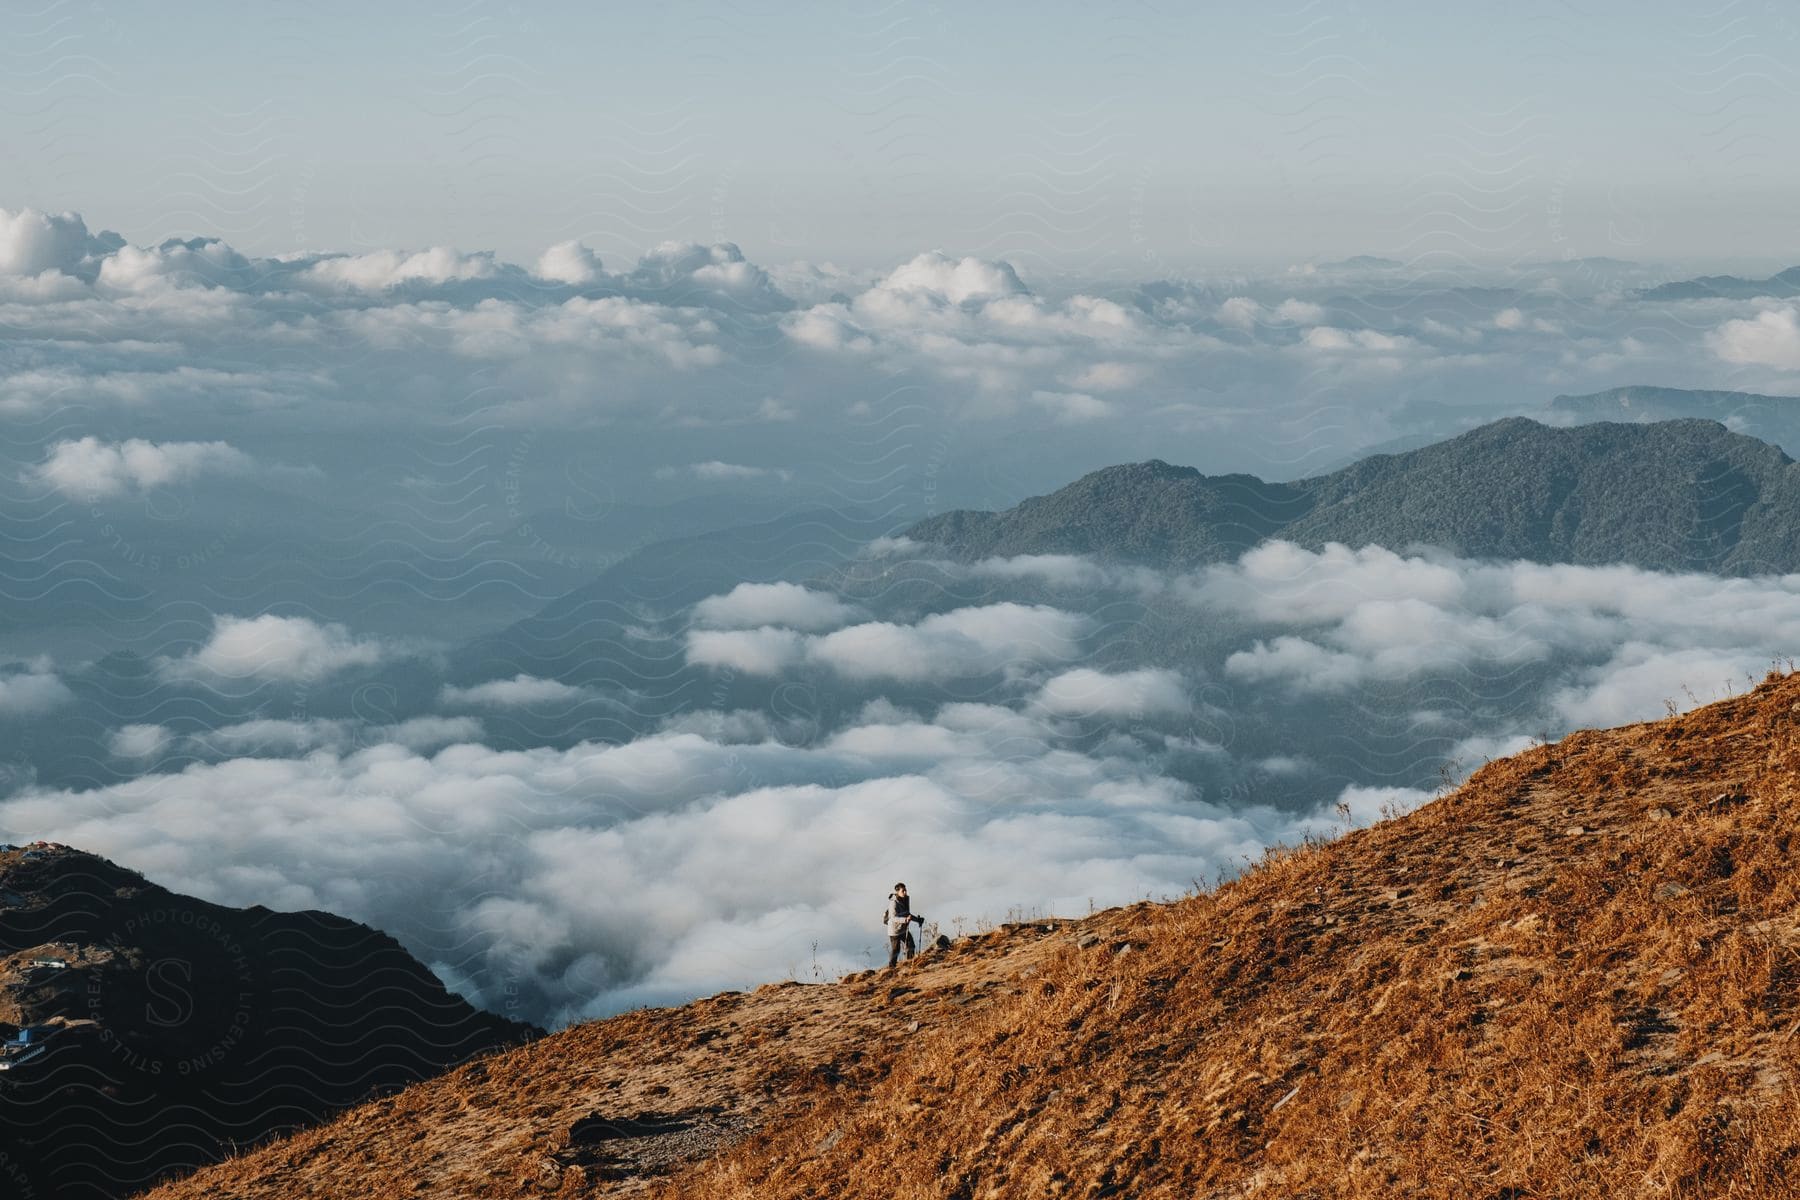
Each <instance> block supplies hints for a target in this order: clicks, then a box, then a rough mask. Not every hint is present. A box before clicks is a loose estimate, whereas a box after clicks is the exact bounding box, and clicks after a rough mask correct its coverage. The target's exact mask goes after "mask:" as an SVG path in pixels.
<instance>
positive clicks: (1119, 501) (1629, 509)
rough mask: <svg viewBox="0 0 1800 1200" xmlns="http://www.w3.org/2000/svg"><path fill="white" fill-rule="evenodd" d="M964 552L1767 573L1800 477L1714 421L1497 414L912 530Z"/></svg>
mask: <svg viewBox="0 0 1800 1200" xmlns="http://www.w3.org/2000/svg"><path fill="white" fill-rule="evenodd" d="M908 536H909V537H912V538H913V539H915V540H918V541H925V542H932V543H936V544H937V545H938V546H940V547H941V548H943V549H944V550H945V551H947V552H948V553H949V554H950V555H951V556H952V557H956V558H962V559H975V558H983V557H988V556H993V555H1016V554H1092V555H1098V556H1101V557H1106V558H1112V559H1119V560H1125V561H1132V562H1143V563H1150V564H1153V565H1158V566H1168V567H1176V568H1186V567H1194V566H1200V565H1203V564H1206V563H1212V562H1219V561H1223V560H1226V559H1229V558H1232V557H1234V556H1236V555H1237V554H1239V553H1241V552H1242V551H1244V550H1246V549H1248V548H1249V547H1251V546H1254V545H1256V544H1257V543H1258V542H1260V541H1263V540H1265V539H1267V538H1275V537H1279V538H1283V539H1286V540H1289V541H1293V542H1296V543H1298V544H1300V545H1303V546H1308V547H1318V546H1323V545H1325V544H1326V543H1328V542H1340V543H1344V544H1346V545H1350V546H1365V545H1380V546H1387V547H1390V548H1393V549H1396V550H1403V549H1406V548H1409V547H1414V546H1435V547H1440V548H1443V549H1446V550H1450V551H1453V552H1456V553H1458V554H1462V555H1466V556H1470V557H1478V558H1507V559H1529V560H1533V561H1537V562H1556V563H1578V564H1588V565H1597V564H1605V563H1630V564H1633V565H1636V566H1640V567H1645V568H1651V569H1656V570H1696V571H1713V572H1718V573H1723V574H1737V575H1748V574H1759V573H1765V572H1786V571H1793V570H1797V569H1800V470H1797V469H1796V466H1795V463H1794V460H1792V459H1790V458H1789V457H1788V456H1787V455H1786V454H1784V453H1782V452H1781V450H1779V449H1778V448H1776V447H1774V446H1771V445H1768V444H1767V443H1765V442H1761V441H1758V440H1756V439H1754V438H1750V437H1745V436H1743V435H1740V434H1735V433H1732V432H1730V431H1729V430H1727V429H1726V428H1725V427H1724V426H1723V425H1720V424H1717V423H1716V422H1711V421H1693V420H1690V421H1664V422H1658V423H1655V424H1648V425H1633V424H1618V423H1596V424H1588V425H1580V426H1576V427H1573V428H1552V427H1550V426H1547V425H1542V424H1539V423H1538V422H1536V421H1532V420H1528V419H1526V418H1523V417H1513V418H1509V419H1507V420H1503V421H1496V422H1494V423H1492V424H1490V425H1484V426H1482V427H1481V428H1479V429H1475V430H1472V431H1471V432H1469V433H1466V434H1463V435H1462V436H1460V437H1456V438H1452V439H1450V440H1449V441H1446V442H1440V443H1438V444H1436V445H1433V446H1427V447H1424V448H1423V449H1418V450H1412V451H1408V452H1406V453H1402V454H1384V455H1375V456H1373V457H1370V458H1365V459H1362V460H1360V461H1358V462H1356V463H1353V464H1351V465H1350V466H1348V467H1345V468H1343V469H1342V470H1338V471H1334V472H1332V473H1331V474H1328V475H1320V476H1316V477H1313V478H1310V479H1301V480H1297V481H1295V482H1292V483H1267V482H1264V481H1263V480H1261V479H1257V478H1255V477H1254V476H1249V475H1217V476H1207V475H1202V474H1201V473H1200V472H1198V471H1196V470H1194V469H1192V468H1189V467H1174V466H1170V465H1169V464H1167V463H1164V462H1148V463H1133V464H1129V465H1126V466H1118V467H1108V468H1106V469H1105V470H1101V471H1095V472H1094V473H1092V474H1090V475H1086V476H1084V477H1082V478H1081V479H1079V480H1077V481H1075V482H1074V483H1072V484H1070V485H1069V486H1068V487H1065V488H1063V489H1062V490H1061V491H1058V492H1054V493H1052V494H1050V495H1048V496H1038V497H1034V498H1033V499H1030V500H1026V501H1025V502H1023V503H1022V504H1019V505H1018V506H1017V507H1015V508H1012V509H1009V510H1007V511H1006V512H1000V513H988V512H952V513H945V514H943V515H941V516H937V517H932V518H929V519H927V520H925V521H921V522H920V523H919V524H917V525H915V526H913V527H912V529H911V530H909V531H908Z"/></svg>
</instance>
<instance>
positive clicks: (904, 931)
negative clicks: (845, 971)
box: [881, 883, 925, 971]
mask: <svg viewBox="0 0 1800 1200" xmlns="http://www.w3.org/2000/svg"><path fill="white" fill-rule="evenodd" d="M881 920H882V923H883V924H885V925H886V926H887V934H888V970H890V971H891V970H893V969H894V967H895V966H896V965H898V964H899V962H900V947H901V946H905V947H906V957H907V960H908V961H909V962H910V961H911V960H912V956H913V955H914V954H916V953H917V952H918V947H917V946H916V945H914V943H913V935H912V925H913V922H915V921H916V922H918V923H919V924H920V925H923V924H924V923H925V918H924V917H915V916H913V911H912V900H911V899H910V898H908V896H907V894H906V885H905V884H904V883H896V884H895V885H894V890H893V891H891V892H889V893H888V904H887V911H886V912H884V913H882V914H881Z"/></svg>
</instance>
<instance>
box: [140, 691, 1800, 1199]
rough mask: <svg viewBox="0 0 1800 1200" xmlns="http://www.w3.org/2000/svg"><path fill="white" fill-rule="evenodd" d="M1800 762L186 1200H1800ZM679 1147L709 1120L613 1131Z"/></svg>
mask: <svg viewBox="0 0 1800 1200" xmlns="http://www.w3.org/2000/svg"><path fill="white" fill-rule="evenodd" d="M1797 739H1800V677H1788V678H1786V679H1778V680H1771V681H1770V682H1769V683H1766V684H1765V685H1764V686H1763V687H1762V688H1760V689H1759V690H1758V691H1756V692H1755V693H1753V694H1752V695H1750V696H1747V697H1741V698H1738V699H1735V700H1731V701H1727V702H1725V703H1722V704H1717V705H1713V706H1711V707H1709V708H1706V709H1702V710H1700V711H1698V712H1695V713H1693V714H1690V715H1688V716H1686V717H1682V718H1678V719H1674V720H1670V721H1661V722H1656V723H1653V724H1645V725H1636V726H1629V727H1626V728H1623V729H1619V730H1613V731H1608V732H1589V733H1582V734H1577V735H1575V736H1574V737H1571V738H1569V739H1567V740H1566V741H1564V742H1562V743H1560V744H1559V745H1556V746H1552V747H1546V748H1540V749H1536V750H1533V751H1530V752H1527V753H1525V754H1522V755H1519V756H1517V757H1515V758H1512V759H1508V760H1505V761H1503V762H1499V763H1495V764H1492V765H1490V766H1488V767H1486V768H1484V769H1483V770H1482V771H1480V772H1479V773H1478V774H1477V775H1476V776H1475V777H1474V778H1473V779H1471V780H1470V782H1469V783H1468V784H1466V785H1465V786H1464V787H1463V788H1461V789H1459V790H1458V791H1457V792H1455V793H1453V794H1451V795H1449V796H1447V797H1445V798H1443V799H1441V800H1438V801H1436V802H1434V803H1432V804H1429V805H1426V806H1424V807H1423V808H1421V809H1420V810H1418V811H1417V812H1415V813H1413V814H1411V815H1409V816H1406V817H1404V818H1401V819H1398V820H1395V821H1391V822H1386V823H1384V824H1382V825H1379V826H1376V827H1374V828H1372V829H1367V830H1363V831H1360V832H1357V833H1353V834H1350V835H1348V836H1346V837H1344V838H1342V839H1340V840H1338V841H1336V842H1333V843H1331V844H1329V845H1326V846H1321V847H1311V848H1306V849H1302V850H1299V851H1296V852H1293V853H1289V854H1284V855H1280V856H1276V857H1274V858H1272V859H1271V860H1270V861H1269V862H1267V863H1265V864H1263V865H1262V866H1260V867H1259V868H1258V869H1256V870H1255V871H1253V872H1252V873H1250V874H1249V875H1247V876H1246V877H1245V878H1243V879H1241V880H1239V881H1237V882H1235V883H1233V884H1230V885H1227V886H1225V887H1223V888H1220V889H1219V890H1218V891H1217V892H1215V893H1213V894H1210V895H1205V896H1201V897H1197V898H1194V899H1191V900H1185V901H1182V902H1179V903H1176V904H1172V905H1154V906H1153V905H1140V906H1137V907H1135V908H1132V909H1127V910H1119V911H1114V912H1111V913H1104V914H1100V915H1099V916H1097V917H1094V918H1090V919H1088V920H1087V921H1083V922H1079V923H1075V924H1073V925H1067V926H1065V927H1063V928H1061V929H1059V930H1057V931H1056V932H1054V933H1052V934H1049V935H1036V936H1027V934H1026V932H1025V931H1023V930H1016V931H1011V932H1009V933H1002V934H998V935H996V936H994V937H993V938H991V939H988V940H987V941H985V942H983V943H981V944H979V945H977V946H976V947H974V948H973V949H971V950H970V951H968V952H965V953H961V954H951V955H949V956H946V957H945V958H943V959H940V960H939V961H937V962H936V963H933V964H930V965H927V966H926V967H924V968H923V969H920V970H917V971H914V972H911V973H909V974H907V975H906V976H905V978H904V979H903V980H901V981H900V982H901V985H902V986H906V987H919V988H920V989H921V990H920V991H917V992H911V993H906V992H901V993H899V994H894V993H895V989H894V987H893V986H891V984H890V983H888V982H887V981H883V980H876V981H867V980H864V981H854V982H850V983H846V984H840V985H824V986H807V987H802V986H797V985H788V986H784V987H770V988H764V989H760V990H759V991H757V992H755V993H752V994H751V995H749V996H727V997H722V998H715V999H713V1000H710V1001H702V1002H700V1003H698V1004H695V1005H691V1006H689V1007H687V1008H683V1009H674V1010H665V1011H662V1012H649V1013H638V1014H631V1015H628V1016H625V1017H621V1018H617V1019H615V1020H612V1021H607V1022H600V1023H597V1024H594V1025H588V1026H582V1027H578V1028H576V1029H572V1030H569V1031H566V1032H564V1033H562V1034H559V1035H557V1036H555V1037H553V1038H549V1039H546V1040H545V1041H543V1042H539V1043H537V1044H535V1045H533V1046H531V1047H527V1048H524V1049H521V1050H517V1051H512V1052H509V1053H506V1054H503V1055H498V1056H495V1057H492V1058H489V1059H486V1060H483V1061H482V1062H481V1063H477V1064H475V1065H474V1066H472V1067H468V1068H463V1069H461V1070H459V1071H457V1072H454V1073H452V1074H451V1075H450V1076H447V1077H445V1078H443V1079H440V1080H434V1081H429V1082H427V1083H424V1084H420V1085H416V1086H414V1087H412V1088H410V1089H408V1090H407V1091H406V1092H404V1093H402V1094H401V1095H399V1096H398V1097H395V1098H392V1099H389V1100H385V1101H381V1102H378V1103H377V1104H374V1105H369V1106H365V1107H363V1108H361V1109H358V1110H356V1111H354V1112H352V1113H350V1114H348V1115H347V1116H346V1117H344V1118H342V1119H340V1120H339V1121H337V1122H336V1123H334V1124H332V1125H330V1126H326V1127H324V1128H323V1129H320V1130H316V1131H312V1132H309V1133H305V1134H301V1135H299V1136H297V1137H294V1138H291V1139H289V1140H287V1141H285V1142H281V1143H277V1144H276V1145H274V1146H271V1147H269V1148H266V1149H264V1150H262V1151H260V1152H258V1153H255V1154H253V1155H250V1156H248V1157H246V1158H244V1159H241V1160H238V1161H235V1162H230V1163H226V1164H222V1165H220V1166H218V1167H215V1168H211V1169H209V1170H207V1171H204V1172H202V1173H200V1174H199V1175H197V1176H195V1177H193V1178H192V1179H189V1180H186V1181H183V1182H181V1183H178V1184H175V1185H171V1186H168V1187H165V1188H163V1189H160V1190H159V1191H157V1192H155V1193H153V1195H155V1196H156V1197H159V1198H161V1200H176V1198H180V1200H194V1198H197V1197H203V1196H204V1197H227V1196H230V1197H251V1196H255V1197H277V1196H280V1197H299V1196H320V1197H323V1196H330V1197H334V1198H337V1197H343V1198H346V1200H348V1198H353V1197H363V1196H367V1197H390V1196H391V1197H398V1196H416V1195H427V1196H432V1197H452V1196H498V1195H508V1196H518V1195H532V1194H538V1195H544V1194H560V1195H564V1196H603V1195H615V1194H619V1192H620V1191H621V1190H629V1191H633V1192H636V1193H638V1194H640V1195H645V1194H648V1195H651V1196H654V1197H656V1198H657V1200H674V1198H676V1197H680V1198H682V1200H726V1198H730V1200H741V1198H746V1197H757V1198H765V1197H767V1198H777V1197H818V1198H824V1197H838V1196H847V1197H857V1196H867V1197H883V1198H887V1197H894V1198H896V1200H910V1198H917V1197H944V1198H949V1200H975V1198H976V1197H987V1196H1004V1197H1030V1198H1036V1197H1043V1196H1083V1197H1101V1196H1115V1195H1116V1196H1121V1197H1124V1196H1130V1197H1155V1196H1167V1197H1180V1198H1182V1200H1189V1198H1192V1197H1202V1198H1205V1197H1215V1198H1219V1200H1224V1198H1226V1197H1231V1198H1236V1197H1247V1196H1267V1197H1271V1198H1273V1197H1290V1196H1321V1197H1322V1196H1362V1197H1384V1198H1385V1197H1393V1196H1418V1197H1457V1198H1458V1200H1463V1198H1474V1200H1523V1198H1525V1197H1550V1196H1554V1197H1561V1198H1565V1200H1568V1198H1578V1197H1587V1196H1596V1197H1597V1196H1602V1195H1604V1196H1607V1197H1609V1200H1622V1198H1624V1197H1637V1196H1645V1197H1651V1196H1654V1197H1686V1196H1692V1197H1701V1196H1706V1197H1715V1196H1776V1195H1789V1194H1800V1190H1797V1188H1796V1185H1792V1184H1790V1183H1789V1182H1788V1175H1789V1173H1790V1171H1791V1173H1792V1174H1794V1175H1795V1177H1796V1179H1797V1180H1800V1163H1795V1164H1794V1165H1793V1166H1792V1167H1791V1168H1790V1160H1791V1159H1793V1158H1794V1156H1795V1154H1796V1153H1797V1152H1800V1098H1797V1093H1796V1091H1795V1081H1796V1080H1797V1079H1800V1036H1796V1035H1795V1033H1794V1031H1795V1029H1796V1028H1800V992H1797V988H1800V978H1797V972H1796V967H1797V966H1800V959H1797V958H1796V950H1797V949H1800V925H1797V923H1796V920H1795V916H1794V908H1795V903H1796V900H1797V899H1800V884H1797V882H1796V876H1795V873H1794V870H1793V865H1794V857H1795V850H1796V847H1795V845H1794V842H1795V837H1796V833H1797V832H1800V830H1797V828H1796V826H1797V825H1800V740H1797ZM1096 937H1097V940H1096ZM1083 942H1087V943H1089V944H1086V945H1083V944H1081V943H1083ZM1127 947H1129V948H1127ZM970 996H973V997H976V999H974V1000H972V1001H967V1002H965V998H967V997H970ZM914 1020H917V1021H919V1022H921V1031H920V1032H919V1033H918V1034H917V1035H912V1036H909V1035H908V1034H907V1030H908V1029H909V1027H910V1023H911V1022H912V1021H914ZM857 1056H860V1057H857ZM660 1089H667V1090H666V1091H665V1090H660ZM715 1105H716V1106H718V1107H719V1109H720V1111H719V1112H718V1113H716V1114H707V1113H705V1112H703V1111H702V1110H704V1109H706V1108H708V1107H710V1106H715ZM659 1112H660V1113H676V1112H686V1113H688V1114H690V1116H689V1118H688V1120H689V1123H688V1125H687V1127H686V1128H685V1129H684V1130H682V1131H680V1132H671V1133H667V1134H665V1135H664V1136H663V1137H661V1138H658V1137H636V1136H626V1137H619V1138H612V1139H607V1138H604V1137H599V1136H597V1135H596V1132H595V1125H594V1123H593V1122H591V1121H588V1122H586V1123H585V1124H584V1123H583V1121H584V1118H587V1117H590V1116H600V1117H603V1118H606V1119H611V1120H614V1121H617V1120H618V1119H619V1118H620V1117H623V1116H629V1115H632V1114H638V1115H643V1114H646V1113H648V1114H655V1113H659ZM696 1113H699V1114H700V1115H697V1116H696V1115H694V1114H696ZM753 1126H760V1132H759V1133H757V1134H755V1135H754V1136H750V1137H748V1138H745V1139H744V1140H742V1141H737V1139H738V1138H740V1137H741V1136H742V1135H743V1133H744V1132H745V1131H746V1130H749V1129H751V1128H752V1127H753ZM600 1132H601V1133H604V1132H606V1130H604V1129H602V1130H601V1131H600ZM612 1132H615V1133H624V1134H628V1135H638V1134H642V1133H644V1132H645V1130H644V1128H643V1127H641V1126H625V1127H622V1128H620V1127H616V1126H615V1127H614V1128H613V1129H612ZM682 1138H687V1139H689V1140H688V1141H687V1142H685V1143H683V1142H681V1139H682ZM734 1141H736V1142H737V1145H736V1148H735V1149H731V1148H729V1147H731V1145H732V1143H733V1142H734ZM640 1147H642V1149H641V1150H640ZM634 1155H636V1156H637V1157H633V1156H634ZM709 1156H710V1157H709ZM685 1158H691V1159H698V1160H701V1161H699V1162H698V1163H697V1165H693V1166H688V1167H685V1168H683V1167H679V1165H678V1160H682V1159H685ZM664 1169H675V1170H676V1171H677V1173H676V1174H674V1175H673V1176H672V1177H668V1178H665V1179H663V1180H661V1181H660V1182H658V1181H654V1180H648V1177H647V1176H646V1175H645V1172H646V1171H657V1170H664ZM614 1173H627V1174H629V1175H630V1178H628V1179H626V1180H624V1181H622V1182H621V1181H613V1180H610V1179H609V1178H608V1176H609V1175H610V1174H614Z"/></svg>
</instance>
